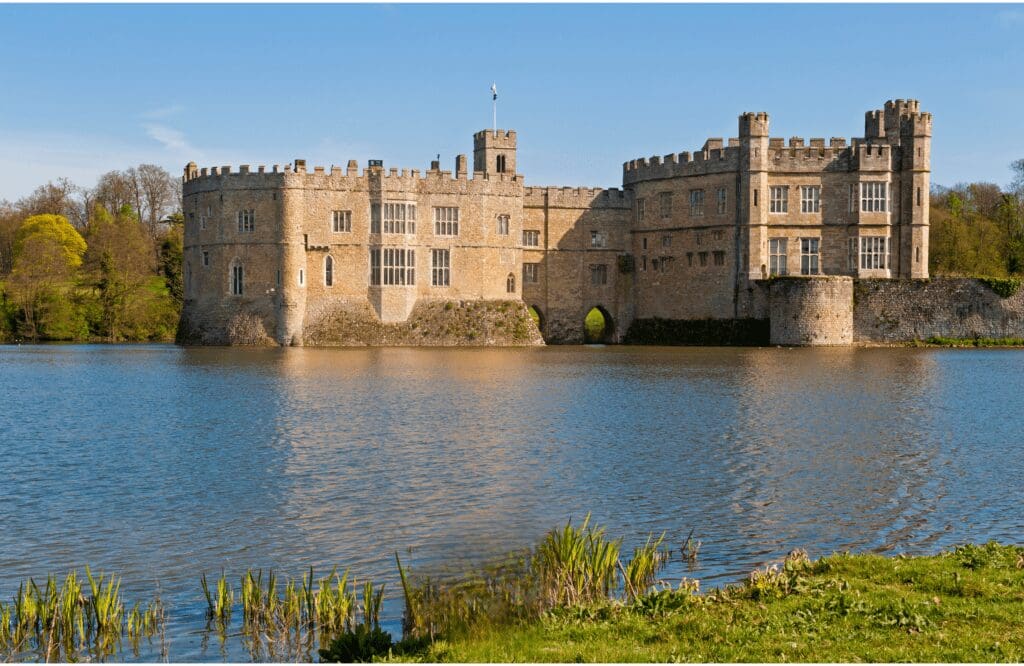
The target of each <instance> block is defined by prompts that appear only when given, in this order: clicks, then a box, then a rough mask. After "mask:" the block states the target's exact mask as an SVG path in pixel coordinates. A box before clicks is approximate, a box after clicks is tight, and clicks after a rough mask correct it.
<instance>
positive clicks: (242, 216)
mask: <svg viewBox="0 0 1024 666" xmlns="http://www.w3.org/2000/svg"><path fill="white" fill-rule="evenodd" d="M255 230H256V211H255V210H252V209H251V208H250V209H248V210H240V211H238V233H243V234H251V233H252V232H253V231H255Z"/></svg>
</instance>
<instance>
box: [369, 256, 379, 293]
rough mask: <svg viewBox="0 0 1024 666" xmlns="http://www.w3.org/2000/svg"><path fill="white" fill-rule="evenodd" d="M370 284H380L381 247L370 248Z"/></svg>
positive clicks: (375, 285)
mask: <svg viewBox="0 0 1024 666" xmlns="http://www.w3.org/2000/svg"><path fill="white" fill-rule="evenodd" d="M370 284H371V285H372V286H374V287H377V286H380V249H372V250H370Z"/></svg>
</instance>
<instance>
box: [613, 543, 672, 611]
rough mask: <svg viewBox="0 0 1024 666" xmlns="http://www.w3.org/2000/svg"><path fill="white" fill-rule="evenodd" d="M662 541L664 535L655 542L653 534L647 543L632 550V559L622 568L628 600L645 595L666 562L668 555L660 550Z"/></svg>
mask: <svg viewBox="0 0 1024 666" xmlns="http://www.w3.org/2000/svg"><path fill="white" fill-rule="evenodd" d="M664 541H665V534H664V533H662V535H661V536H660V537H658V538H657V539H656V540H655V539H654V535H653V534H652V535H648V537H647V543H645V544H644V545H643V546H641V547H639V548H635V549H633V559H631V560H630V561H629V564H627V565H626V566H625V567H623V568H622V576H623V581H624V583H625V588H626V595H627V598H628V599H629V600H634V599H636V598H637V597H639V596H642V595H643V594H646V593H647V591H648V590H649V589H650V588H651V586H652V585H654V581H655V578H656V577H657V575H658V572H659V571H661V569H662V567H664V566H665V564H666V563H667V562H668V555H667V554H666V553H664V552H663V551H662V550H661V545H662V543H664Z"/></svg>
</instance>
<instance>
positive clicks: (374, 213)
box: [370, 203, 381, 284]
mask: <svg viewBox="0 0 1024 666" xmlns="http://www.w3.org/2000/svg"><path fill="white" fill-rule="evenodd" d="M380 217H381V215H380V204H376V203H375V204H370V233H371V234H379V233H380ZM378 259H379V257H378ZM377 284H380V283H379V282H378V283H377Z"/></svg>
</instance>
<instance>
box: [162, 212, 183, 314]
mask: <svg viewBox="0 0 1024 666" xmlns="http://www.w3.org/2000/svg"><path fill="white" fill-rule="evenodd" d="M166 222H167V225H168V227H167V233H166V234H165V235H164V242H163V244H161V246H160V265H161V267H162V269H163V273H164V280H165V281H166V282H167V291H168V292H170V294H171V297H172V298H173V299H174V302H175V303H176V305H177V306H178V307H179V308H180V307H181V304H182V303H183V302H184V300H185V281H184V279H183V276H182V261H183V258H184V254H185V251H184V243H185V239H184V229H185V216H184V215H183V214H181V213H180V212H178V213H174V214H173V215H171V216H169V217H168V218H167V220H166Z"/></svg>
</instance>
